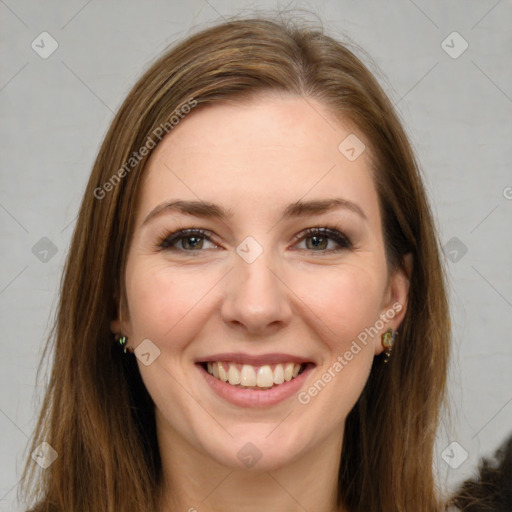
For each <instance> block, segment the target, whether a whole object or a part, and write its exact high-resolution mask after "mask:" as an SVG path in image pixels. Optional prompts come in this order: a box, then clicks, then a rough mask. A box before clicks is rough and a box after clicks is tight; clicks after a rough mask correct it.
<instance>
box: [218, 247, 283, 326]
mask: <svg viewBox="0 0 512 512" xmlns="http://www.w3.org/2000/svg"><path fill="white" fill-rule="evenodd" d="M271 260H272V258H271V254H270V251H263V253H262V254H261V255H260V256H259V257H258V258H257V259H256V260H255V261H253V262H252V263H248V262H247V261H245V260H244V259H242V258H241V257H238V256H236V258H235V263H234V265H235V268H234V269H233V270H232V271H231V272H229V274H228V275H227V276H226V278H227V280H228V282H227V284H226V288H225V296H224V300H223V304H222V308H221V312H222V318H223V320H224V321H225V322H226V323H228V324H230V326H232V327H234V328H237V329H239V330H242V331H245V333H246V334H252V335H257V334H258V335H265V334H271V333H272V332H275V331H276V330H279V329H282V328H283V327H284V326H285V325H287V324H288V323H289V322H290V319H291V317H292V307H291V304H290V298H291V295H293V294H292V292H291V291H290V289H289V288H288V286H287V284H286V281H285V279H284V275H283V272H282V271H281V272H280V271H279V265H275V264H274V265H273V264H272V263H273V262H272V261H271ZM274 263H275V262H274ZM275 267H277V270H275V269H274V268H275Z"/></svg>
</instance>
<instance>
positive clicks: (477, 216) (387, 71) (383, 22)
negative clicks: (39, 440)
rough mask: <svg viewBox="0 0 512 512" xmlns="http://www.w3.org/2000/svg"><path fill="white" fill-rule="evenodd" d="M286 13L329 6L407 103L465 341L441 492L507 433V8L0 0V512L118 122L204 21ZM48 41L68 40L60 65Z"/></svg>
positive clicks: (511, 100) (511, 40)
mask: <svg viewBox="0 0 512 512" xmlns="http://www.w3.org/2000/svg"><path fill="white" fill-rule="evenodd" d="M276 7H278V8H281V9H284V8H286V7H288V8H297V7H303V8H306V9H308V10H311V11H313V12H315V13H317V14H318V15H319V17H320V18H321V19H322V20H323V22H324V25H325V28H326V30H327V31H328V33H330V34H331V35H333V36H335V37H338V38H342V39H344V38H345V37H348V38H350V39H351V40H353V41H354V42H356V43H357V44H359V45H361V47H362V48H364V49H365V50H366V52H367V53H368V54H369V55H371V57H372V59H373V63H371V62H369V61H368V59H367V58H366V57H364V56H363V59H364V60H365V62H367V63H369V64H370V65H371V67H372V69H373V70H374V71H375V72H376V73H377V75H378V78H379V80H380V81H381V83H382V84H383V86H384V88H385V89H386V91H387V92H388V93H389V95H390V96H391V98H392V99H393V101H394V102H395V103H396V104H397V108H398V110H399V112H400V114H401V116H402V118H403V120H404V122H405V125H406V128H407V130H408V132H409V134H410V137H411V139H412V141H413V144H414V146H415V148H416V151H417V154H418V157H419V159H420V162H421V164H422V169H423V173H424V177H425V183H426V186H427V188H428V191H429V194H430V197H431V200H432V204H433V209H434V212H435V216H436V220H437V222H438V224H439V229H440V236H441V240H442V243H443V245H444V246H445V247H446V251H445V252H446V255H447V260H446V264H447V267H448V271H449V275H450V279H449V281H450V282H449V286H450V300H451V308H452V313H453V335H454V341H455V346H454V355H453V361H452V367H451V373H450V394H451V409H450V410H451V414H450V416H446V417H445V419H444V420H443V428H442V429H441V430H440V432H439V441H438V446H437V448H436V468H437V470H438V472H439V477H440V482H441V485H446V486H449V487H453V485H455V484H456V483H457V482H459V481H460V480H462V479H463V478H465V477H467V476H469V475H470V474H471V473H472V471H474V468H475V465H476V463H477V462H478V460H479V458H480V457H481V456H483V455H489V454H491V453H492V452H493V451H494V449H495V448H496V447H497V446H498V445H499V444H501V443H502V442H503V441H504V440H505V438H506V437H507V435H508V434H509V433H512V372H511V368H512V343H511V336H510V326H509V323H510V320H511V318H512V271H511V268H512V265H511V263H512V257H511V256H512V237H511V236H510V232H511V227H512V172H511V166H510V164H511V162H512V143H511V141H512V120H511V119H512V116H511V114H512V80H511V79H512V67H511V66H510V62H511V60H510V57H511V54H512V31H511V30H510V20H512V2H511V1H510V0H508V1H506V0H501V1H496V0H478V1H441V0H438V1H430V2H427V1H426V0H415V1H414V2H413V1H412V0H399V1H393V2H379V1H377V0H374V1H345V0H335V1H326V2H321V1H317V2H293V1H292V2H288V3H286V2H277V3H276V2H270V1H269V2H235V1H227V0H194V1H191V2H188V3H187V2H178V1H176V0H174V1H167V2H165V1H161V0H160V1H158V0H153V1H147V2H142V1H123V2H121V1H103V2H100V1H99V0H90V1H83V0H80V1H78V0H76V1H75V0H73V1H67V2H57V1H47V2H44V4H43V3H40V4H39V3H38V4H37V5H36V4H35V2H29V1H25V0H0V38H1V45H0V52H1V55H0V69H1V78H0V109H1V118H2V123H1V126H0V141H1V145H2V151H1V153H0V161H1V168H0V172H1V181H0V185H1V186H0V227H1V237H0V251H1V254H2V265H1V268H0V305H1V310H0V311H1V313H0V314H1V316H0V326H1V330H2V337H1V341H0V343H1V351H0V353H1V363H0V364H1V366H0V432H1V436H0V510H2V511H12V510H18V507H17V505H16V485H17V482H18V480H19V476H20V471H21V467H22V461H23V457H24V456H26V455H27V448H26V446H27V442H28V439H29V437H30V436H31V435H32V430H33V427H34V422H35V418H36V410H37V408H38V404H39V400H40V397H41V396H42V394H41V393H40V392H41V390H42V389H43V386H44V379H43V380H42V381H41V382H36V380H35V377H36V369H37V364H38V362H39V359H40V357H41V353H42V347H43V342H44V340H45V338H46V336H47V334H48V329H49V325H50V321H51V320H52V318H53V315H54V311H55V307H56V303H57V302H56V301H57V290H58V285H59V279H60V274H61V271H62V267H63V263H64V258H65V254H66V252H67V249H68V246H69V240H70V237H71V234H72V231H73V227H74V223H75V217H76V213H77V209H78V205H79V202H80V199H81V196H82V194H83V191H84V187H85V184H86V181H87V179H88V176H89V173H90V169H91V165H92V162H93V160H94V158H95V155H96V152H97V150H98V148H99V145H100V142H101V140H102V137H103V136H104V134H105V132H106V130H107V127H108V125H109V123H110V121H111V119H112V117H113V113H114V112H115V111H116V109H117V108H118V107H119V105H120V103H121V101H122V100H123V98H124V97H125V95H126V94H127V92H128V91H129V89H130V87H131V86H132V85H133V84H134V82H135V80H136V79H137V77H138V76H139V75H140V73H141V72H142V70H143V69H145V68H146V67H147V65H148V64H149V63H150V62H151V61H152V60H154V59H155V58H156V57H157V56H158V55H159V54H160V53H161V52H162V51H163V50H164V49H165V48H166V47H167V46H168V45H169V44H172V43H173V42H174V41H175V40H176V39H178V38H181V37H183V36H186V35H187V34H189V33H190V32H191V30H193V29H194V27H196V28H201V27H202V26H204V25H205V24H206V23H208V22H210V21H213V20H216V19H220V18H221V17H222V16H229V15H231V14H235V13H238V14H240V13H243V12H247V13H252V12H253V10H254V9H275V8H276ZM44 31H46V32H48V33H49V34H50V35H51V36H52V37H53V38H54V39H55V40H56V41H57V43H58V48H57V50H56V51H55V52H54V53H52V54H51V55H49V56H47V55H44V52H48V51H49V50H50V49H51V41H50V39H49V38H48V36H40V34H41V33H42V32H44ZM454 31H456V32H458V33H459V34H460V36H461V37H459V36H458V35H451V34H452V33H453V32H454ZM461 38H463V39H461ZM41 39H44V42H43V43H42V42H41ZM33 41H34V46H35V45H36V44H38V45H39V47H37V46H36V47H35V48H36V49H37V50H38V51H39V53H42V54H43V56H46V57H47V58H42V57H41V56H40V54H39V53H37V52H36V51H35V49H33V48H32V47H31V44H32V42H33ZM443 41H445V42H444V43H443ZM464 41H466V42H467V44H468V45H469V47H468V48H467V50H466V51H464V52H463V53H462V54H460V55H459V53H460V52H461V50H462V49H463V48H464V46H465V43H464ZM43 45H44V48H43ZM449 53H451V55H449ZM454 57H457V58H454ZM44 237H46V238H47V239H49V240H50V241H51V243H49V242H48V240H46V239H45V238H44ZM41 239H43V240H42V241H41ZM53 246H54V248H53ZM52 248H53V250H55V249H56V253H55V254H53V253H52ZM466 249H467V252H466V253H464V251H465V250H466ZM45 250H46V251H48V252H45ZM43 377H44V375H43ZM453 441H456V442H457V443H459V444H458V445H451V447H450V448H448V449H446V448H447V446H448V445H449V444H450V443H452V442H453ZM466 451H467V452H468V454H469V456H468V459H467V460H465V461H464V462H462V461H463V460H464V458H465V452H466ZM443 453H444V458H443V457H442V454H443ZM445 460H446V461H447V462H445ZM448 462H449V463H448ZM452 466H453V467H452ZM454 466H458V467H457V468H456V469H454Z"/></svg>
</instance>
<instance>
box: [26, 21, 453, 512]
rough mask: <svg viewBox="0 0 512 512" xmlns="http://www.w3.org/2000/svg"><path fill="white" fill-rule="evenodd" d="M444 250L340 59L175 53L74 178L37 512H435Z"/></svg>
mask: <svg viewBox="0 0 512 512" xmlns="http://www.w3.org/2000/svg"><path fill="white" fill-rule="evenodd" d="M439 254H440V252H439V243H438V239H437V235H436V232H435V229H434V223H433V219H432V215H431V212H430V209H429V205H428V202H427V198H426V194H425V190H424V188H423V185H422V181H421V177H420V173H419V171H418V167H417V164H416V162H415V159H414V155H413V152H412V150H411V147H410V145H409V142H408V139H407V137H406V135H405V133H404V130H403V128H402V127H401V124H400V122H399V120H398V118H397V116H396V114H395V112H394V110H393V107H392V105H391V103H390V101H389V99H388V98H387V97H386V95H385V94H384V92H383V91H382V89H381V88H380V86H379V85H378V84H377V82H376V80H375V79H374V78H373V76H372V75H371V73H370V72H369V71H368V69H367V68H366V67H365V66H364V65H363V64H362V63H361V62H360V61H359V60H358V58H357V57H356V56H355V55H354V54H353V53H351V52H350V51H349V50H348V49H347V48H346V47H344V46H343V45H342V44H340V43H339V42H337V41H335V40H334V39H332V38H330V37H328V36H326V35H324V34H323V33H322V32H321V31H320V30H314V29H309V28H307V27H305V26H295V25H293V24H292V23H277V22H273V21H270V20H266V19H263V18H262V19H242V20H240V19H239V20H232V21H229V22H224V23H222V24H219V25H217V26H214V27H212V28H209V29H206V30H203V31H202V32H200V33H198V34H195V35H193V36H191V37H189V38H188V39H187V40H186V41H184V42H182V43H181V44H179V45H178V46H176V47H175V48H173V49H171V50H170V51H169V52H167V53H166V54H165V55H163V56H162V57H161V58H160V59H159V60H158V61H157V62H156V63H154V64H153V65H152V66H151V68H150V69H149V70H148V71H147V72H146V73H145V74H144V76H143V77H142V78H141V79H140V80H139V81H138V83H137V84H136V85H135V87H134V88H133V89H132V91H131V92H130V93H129V95H128V97H127V99H126V100H125V102H124V104H123V105H122V106H121V108H120V110H119V112H118V114H117V116H116V117H115V119H114V121H113V122H112V125H111V127H110V129H109V131H108V133H107V135H106V137H105V140H104V142H103V144H102V146H101V149H100V151H99V154H98V157H97V159H96V162H95V164H94V167H93V170H92V173H91V177H90V180H89V183H88V186H87V190H86V192H85V195H84V198H83V201H82V205H81V209H80V212H79V216H78V220H77V225H76V229H75V233H74V236H73V240H72V244H71V248H70V252H69V256H68V260H67V265H66V268H65V273H64V278H63V283H62V289H61V301H60V308H59V313H58V319H57V323H56V332H55V334H56V336H55V348H54V351H55V359H54V364H53V371H52V376H51V380H50V383H49V388H48V391H47V394H46V397H45V401H44V404H43V409H42V413H41V417H40V419H39V422H38V425H37V429H36V436H35V439H34V442H33V446H32V457H31V459H30V460H29V461H28V463H27V467H26V475H25V480H26V482H25V483H26V487H27V488H29V483H30V481H31V478H30V476H31V475H32V476H34V471H33V470H34V468H37V466H36V465H35V463H34V461H36V462H37V460H38V459H40V460H41V461H42V462H40V463H39V465H40V466H41V467H44V468H46V469H44V470H40V469H39V468H37V469H38V473H37V484H38V485H37V488H36V492H35V493H34V501H35V502H37V503H38V505H37V506H36V507H35V508H33V510H37V511H59V512H61V511H66V512H70V511H73V512H79V511H80V512H82V511H84V512H85V511H94V512H107V511H109V512H110V511H114V510H115V511H130V512H136V511H145V512H146V511H157V512H164V511H173V512H174V511H178V510H190V511H192V510H198V511H208V510H233V509H235V507H236V508H237V509H242V510H249V511H250V510H279V511H287V510H310V511H313V510H315V511H322V512H323V511H326V512H327V511H328V512H330V511H351V512H352V511H361V512H362V511H365V512H368V511H386V512H390V511H411V510H414V511H437V510H441V509H442V503H441V499H440V497H439V496H437V495H436V491H435V486H434V479H433V474H432V464H431V463H432V452H433V443H434V440H435V435H436V427H437V422H438V417H439V412H440V406H441V404H442V402H443V399H444V391H445V381H446V370H447V361H448V355H449V337H450V325H449V316H448V307H447V300H446V291H445V280H444V279H445V278H444V271H443V269H442V267H441V264H440V255H439ZM43 442H45V443H47V444H43Z"/></svg>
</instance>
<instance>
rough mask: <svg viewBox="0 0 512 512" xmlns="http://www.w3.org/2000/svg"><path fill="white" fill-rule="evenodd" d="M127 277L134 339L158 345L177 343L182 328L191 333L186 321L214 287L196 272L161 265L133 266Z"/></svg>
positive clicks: (206, 276)
mask: <svg viewBox="0 0 512 512" xmlns="http://www.w3.org/2000/svg"><path fill="white" fill-rule="evenodd" d="M128 270H129V272H128ZM127 276H131V278H128V277H127V292H128V297H129V304H130V319H131V327H132V331H133V335H134V336H135V337H136V338H137V339H143V338H149V339H152V340H154V341H155V342H156V343H158V344H159V345H160V344H163V343H164V340H165V339H169V337H170V338H172V339H173V340H175V342H178V341H179V339H180V338H179V337H177V336H176V331H178V330H179V329H180V328H181V326H182V325H184V324H188V328H189V332H190V327H191V326H190V322H187V317H188V318H191V317H192V316H193V315H194V311H193V308H194V306H196V305H197V304H198V303H199V302H200V301H201V299H202V298H204V296H205V293H206V292H207V291H208V290H210V289H211V288H212V286H213V284H214V280H213V277H212V279H209V278H208V274H207V273H204V274H202V275H201V279H199V278H198V273H197V271H196V272H195V273H194V272H192V271H191V270H190V269H186V268H183V269H178V270H176V269H172V270H171V269H170V268H168V267H167V266H166V265H165V264H162V263H158V264H147V263H143V262H140V263H136V264H134V265H133V266H132V268H129V269H127ZM210 281H211V282H210Z"/></svg>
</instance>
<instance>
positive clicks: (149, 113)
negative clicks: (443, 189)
mask: <svg viewBox="0 0 512 512" xmlns="http://www.w3.org/2000/svg"><path fill="white" fill-rule="evenodd" d="M269 90H277V91H281V92H286V93H289V94H293V95H299V96H301V97H303V98H305V100H307V98H313V99H316V100H317V101H319V102H321V103H322V104H323V105H325V106H326V107H327V108H328V109H329V110H330V111H331V112H333V114H334V115H336V116H339V118H340V119H344V120H348V121H350V122H351V123H353V126H355V127H356V128H357V129H359V130H360V132H361V133H362V134H364V136H365V137H366V139H367V140H368V142H369V144H370V147H371V150H372V154H373V156H374V158H373V169H372V171H373V175H374V181H375V185H376V188H377V191H378V196H379V201H380V208H381V213H382V219H383V231H384V237H385V244H386V254H387V260H388V266H389V269H390V270H393V269H395V268H397V267H398V266H402V265H403V256H404V255H405V254H407V253H412V255H413V258H414V266H413V271H412V275H411V285H410V292H409V301H408V308H407V313H406V315H405V318H404V321H403V322H402V325H401V326H400V336H399V339H398V341H397V343H396V348H394V350H393V355H392V358H391V361H390V362H389V363H388V364H386V365H384V364H383V362H382V358H380V357H377V358H376V359H375V361H374V365H373V369H372V372H371V375H370V377H369V380H368V382H367V384H366V386H365V388H364V391H363V393H362V395H361V397H360V399H359V400H358V402H357V404H356V405H355V407H354V408H353V409H352V411H351V412H350V414H349V416H348V417H347V420H346V427H345V435H344V441H343V448H342V459H341V466H340V468H339V486H338V489H339V490H338V498H339V505H340V506H341V505H343V506H344V507H345V508H346V509H347V510H349V511H352V512H356V511H357V512H378V511H381V512H384V511H385V512H393V511H411V510H414V511H417V512H419V511H421V512H427V511H438V510H441V504H440V500H439V497H438V496H436V489H435V483H434V478H433V471H432V460H433V445H434V440H435V435H436V428H437V423H438V419H439V413H440V407H441V405H442V403H443V400H444V393H445V383H446V372H447V363H448V358H449V344H450V320H449V314H448V305H447V298H446V289H445V275H444V270H443V267H442V265H441V261H440V249H439V241H438V238H437V234H436V231H435V229H434V221H433V217H432V214H431V211H430V208H429V204H428V201H427V198H426V193H425V190H424V188H423V184H422V180H421V175H420V172H419V170H418V166H417V163H416V161H415V157H414V154H413V151H412V149H411V147H410V144H409V141H408V138H407V136H406V134H405V132H404V130H403V128H402V126H401V123H400V121H399V119H398V117H397V115H396V113H395V111H394V108H393V106H392V104H391V102H390V101H389V99H388V98H387V96H386V94H385V93H384V92H383V90H382V89H381V87H380V86H379V85H378V83H377V81H376V79H375V78H374V77H373V75H372V74H371V73H370V72H369V70H368V69H367V68H366V67H365V65H364V64H363V63H362V62H361V61H360V60H359V59H358V58H357V57H356V56H355V54H354V53H353V52H352V51H350V50H349V49H348V48H347V47H346V46H345V45H343V44H341V43H340V42H338V41H336V40H335V39H333V38H331V37H329V36H327V35H325V34H324V32H323V30H322V29H321V28H318V27H309V26H307V24H306V23H297V22H291V21H279V22H277V21H272V20H270V19H267V18H264V17H258V18H250V19H237V18H233V19H231V20H229V21H227V22H222V23H221V24H217V25H215V26H213V27H209V28H206V29H203V30H202V31H200V32H198V33H196V34H194V35H192V36H190V37H188V38H187V39H186V40H185V41H183V42H181V43H180V44H179V45H177V46H175V47H174V48H172V49H171V50H170V51H168V52H166V53H165V54H164V55H163V56H161V57H160V58H159V59H158V60H157V61H156V62H155V63H154V64H153V65H152V66H151V67H150V68H149V69H148V70H147V71H146V72H145V73H144V75H143V76H142V77H141V78H140V79H139V81H138V82H137V83H136V84H135V86H134V87H133V89H132V90H131V91H130V93H129V94H128V97H127V98H126V100H125V101H124V103H123V105H122V106H121V108H120V109H119V112H118V113H117V115H116V116H115V119H114V120H113V122H112V124H111V126H110V129H109V131H108V133H107V135H106V136H105V139H104V141H103V144H102V146H101V149H100V150H99V154H98V156H97V158H96V161H95V163H94V167H93V169H92V173H91V176H90V179H89V182H88V185H87V189H86V191H85V194H84V197H83V201H82V204H81V207H80V211H79V215H78V219H77V223H76V227H75V231H74V234H73V238H72V243H71V247H70V250H69V255H68V259H67V262H66V266H65V269H64V274H63V280H62V283H61V290H60V304H59V309H58V316H57V319H56V323H55V327H54V331H53V332H52V335H51V336H50V338H49V340H48V342H47V346H46V350H49V349H50V348H51V349H52V350H53V366H52V372H51V377H50V381H49V385H48V389H47V392H46V395H45V398H44V403H43V406H42V412H41V415H40V417H39V421H38V423H37V427H36V432H35V436H34V439H33V443H32V446H31V450H34V449H35V448H36V447H37V446H38V445H39V444H40V443H41V442H43V441H47V442H48V443H49V444H50V445H51V446H52V447H53V448H54V449H55V450H56V452H57V453H58V457H57V459H56V460H55V461H54V462H53V464H52V465H51V466H50V467H48V468H47V469H46V470H41V469H39V468H35V465H34V463H33V461H32V460H31V459H30V458H29V459H28V461H27V464H26V467H25V471H24V489H25V492H26V493H27V495H29V490H30V489H32V487H31V485H30V484H31V483H33V481H34V476H37V478H35V483H36V485H35V486H34V487H33V489H32V493H31V494H30V496H32V499H33V502H36V503H38V506H37V508H35V509H34V510H37V511H38V512H50V511H52V512H86V511H88V512H89V511H94V512H120V511H130V512H139V511H140V512H142V511H143V512H147V511H153V510H156V508H157V506H158V492H157V490H158V489H159V486H160V484H161V480H160V479H161V461H160V456H159V452H158V446H157V441H156V433H155V419H154V412H153V403H152V401H151V398H150V397H149V395H148V393H147V391H146V389H145V387H144V385H143V383H142V380H141V378H140V374H139V372H138V368H137V366H136V364H135V363H133V362H132V363H129V362H128V363H127V362H126V358H122V357H121V356H120V354H118V353H117V352H115V350H114V348H113V347H114V344H113V338H112V333H111V331H110V321H111V319H112V318H114V317H115V316H116V298H119V297H121V298H122V300H123V301H126V296H125V290H124V270H125V262H126V257H127V252H128V248H129V245H130V240H131V235H132V231H133V227H134V212H135V209H136V205H137V197H138V196H137V191H138V188H139V187H138V184H139V180H140V179H141V176H142V174H143V172H144V169H145V167H146V163H147V160H148V158H149V155H150V154H151V151H152V149H153V146H154V145H156V144H157V143H158V142H159V138H158V137H156V138H155V133H160V132H161V131H162V127H165V128H166V130H165V131H166V132H169V133H171V134H172V127H173V122H174V123H175V122H176V121H175V120H174V121H170V119H173V116H174V119H181V117H182V116H183V112H184V111H185V112H187V109H186V108H185V106H186V105H188V107H187V108H188V110H190V109H191V108H193V107H194V106H195V105H197V106H201V105H206V104H214V103H216V102H221V101H245V100H248V99H250V98H252V97H254V96H255V95H256V94H257V93H259V92H265V91H269ZM190 115H194V112H193V111H192V112H191V113H190ZM158 130H160V132H159V131H158ZM171 136H172V135H171ZM149 140H151V141H153V143H154V144H153V145H152V146H151V148H150V149H149V150H147V151H146V152H144V151H141V148H143V147H144V146H146V148H149V146H150V145H149V142H148V141H149ZM143 153H145V154H143ZM134 155H136V156H134ZM123 170H124V171H123ZM116 176H117V177H116ZM107 183H109V185H107ZM52 343H54V346H51V345H52ZM46 350H45V353H46ZM36 470H37V471H38V473H37V475H35V471H36ZM32 506H33V505H32Z"/></svg>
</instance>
